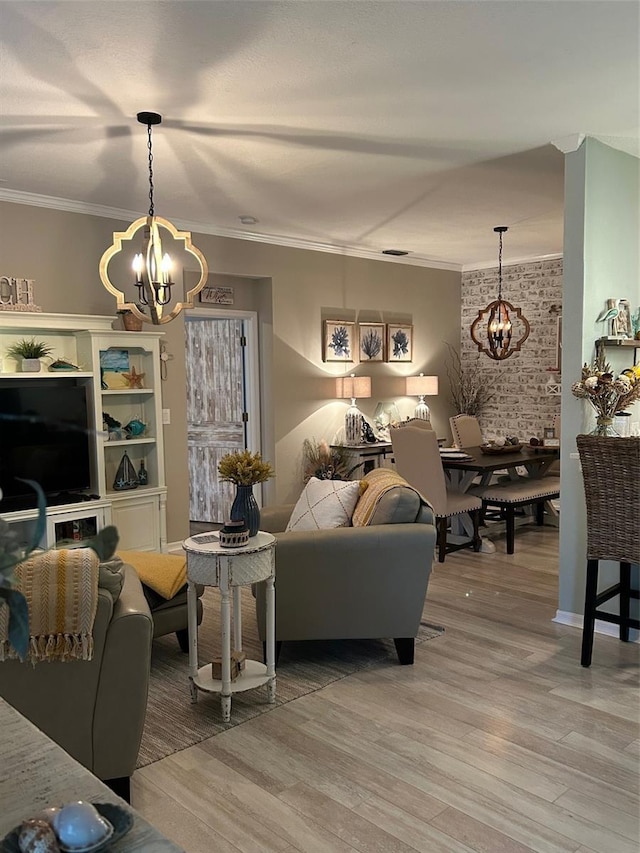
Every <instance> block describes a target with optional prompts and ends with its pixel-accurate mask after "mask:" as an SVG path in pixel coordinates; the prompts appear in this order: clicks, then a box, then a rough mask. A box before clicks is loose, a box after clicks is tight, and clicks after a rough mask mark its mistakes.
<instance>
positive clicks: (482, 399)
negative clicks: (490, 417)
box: [445, 341, 500, 417]
mask: <svg viewBox="0 0 640 853" xmlns="http://www.w3.org/2000/svg"><path fill="white" fill-rule="evenodd" d="M445 345H446V347H447V349H448V350H449V353H448V356H447V358H446V361H445V368H446V371H447V376H448V378H449V386H450V388H451V402H452V403H453V405H454V406H455V410H456V414H459V415H474V416H476V417H477V416H478V415H479V414H480V413H481V412H482V411H483V409H485V408H486V405H487V403H488V402H489V401H490V400H491V399H493V397H494V393H493V392H492V391H491V390H490V388H489V386H488V384H487V376H486V374H485V373H483V372H482V370H480V353H478V354H477V355H476V357H475V360H473V361H471V360H469V363H468V364H467V362H465V364H464V365H463V364H462V360H461V358H460V353H459V352H458V350H457V349H455V348H454V347H452V346H451V344H450V343H447V342H446V341H445ZM499 378H500V375H497V376H496V377H495V379H499Z"/></svg>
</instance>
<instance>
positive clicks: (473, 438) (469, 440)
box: [449, 415, 483, 447]
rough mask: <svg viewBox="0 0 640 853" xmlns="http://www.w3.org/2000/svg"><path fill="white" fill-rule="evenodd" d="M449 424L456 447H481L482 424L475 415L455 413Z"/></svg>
mask: <svg viewBox="0 0 640 853" xmlns="http://www.w3.org/2000/svg"><path fill="white" fill-rule="evenodd" d="M449 426H450V427H451V435H452V436H453V443H454V445H455V446H456V447H480V445H481V444H482V443H483V438H482V432H481V430H480V424H479V423H478V419H477V418H475V417H474V416H473V415H454V416H453V417H452V418H449Z"/></svg>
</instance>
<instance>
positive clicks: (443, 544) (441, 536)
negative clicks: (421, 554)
mask: <svg viewBox="0 0 640 853" xmlns="http://www.w3.org/2000/svg"><path fill="white" fill-rule="evenodd" d="M437 522H438V562H439V563H444V556H445V554H446V553H447V519H446V518H438V519H437Z"/></svg>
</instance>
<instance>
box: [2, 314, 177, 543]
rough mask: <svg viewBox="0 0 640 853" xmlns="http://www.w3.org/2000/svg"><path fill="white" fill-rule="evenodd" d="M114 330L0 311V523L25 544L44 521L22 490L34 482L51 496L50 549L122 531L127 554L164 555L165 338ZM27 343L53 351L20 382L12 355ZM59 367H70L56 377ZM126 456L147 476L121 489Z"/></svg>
mask: <svg viewBox="0 0 640 853" xmlns="http://www.w3.org/2000/svg"><path fill="white" fill-rule="evenodd" d="M113 323H114V318H113V317H94V316H85V315H79V314H78V315H73V314H72V315H63V314H44V313H37V312H26V311H25V312H13V311H0V367H1V370H0V488H1V489H2V492H3V499H2V500H1V501H0V516H1V517H2V518H4V519H5V521H7V522H8V523H9V524H11V526H12V528H13V529H14V530H15V532H16V533H18V535H19V537H20V539H21V540H22V541H25V542H26V541H27V540H28V539H29V536H30V533H31V531H32V530H33V529H34V527H35V520H36V517H37V510H36V508H35V493H34V492H33V490H32V489H31V488H30V487H29V486H28V485H26V484H24V483H22V482H21V479H27V480H35V481H36V482H38V483H39V484H40V485H41V487H42V488H43V490H44V491H45V493H46V495H47V525H46V532H45V534H44V536H43V538H42V541H41V545H42V546H43V547H53V546H55V545H56V544H57V543H59V542H61V541H64V540H68V539H71V540H73V539H76V540H80V539H85V538H86V537H87V536H91V535H93V534H95V533H96V532H97V531H98V530H100V529H102V528H103V527H104V526H106V525H108V524H114V525H115V526H116V527H117V528H118V533H119V535H120V542H119V547H120V548H123V549H127V550H137V551H165V550H166V544H167V543H166V539H167V535H166V496H167V489H166V484H165V474H164V445H163V434H162V433H163V430H162V399H161V389H160V338H161V337H162V334H163V333H162V332H160V331H156V330H151V331H148V332H147V331H144V332H127V331H119V330H114V329H113V328H112V326H113ZM25 337H26V338H32V337H34V338H36V339H37V340H38V341H44V342H45V343H46V344H48V345H49V346H50V347H51V350H52V352H51V357H50V359H49V360H45V359H43V360H42V361H43V363H42V369H41V371H40V372H34V373H30V372H21V371H20V364H18V363H17V362H16V361H14V360H13V359H12V358H10V357H8V356H7V354H6V353H7V349H8V348H9V347H10V346H11V345H12V344H13V343H15V342H16V341H18V340H20V339H23V338H25ZM52 360H56V361H57V362H60V361H63V362H67V363H68V364H69V365H70V367H68V368H67V369H64V366H63V369H58V370H54V371H50V370H48V361H52ZM74 366H75V367H76V368H77V369H74ZM105 415H106V417H105ZM105 424H108V425H113V424H118V425H119V426H118V428H117V429H112V428H111V426H110V428H108V429H105ZM125 452H126V455H127V457H128V458H129V461H130V463H131V465H132V466H133V470H135V471H136V472H140V476H139V478H133V479H132V478H129V479H128V480H125V481H124V482H123V481H122V478H121V476H120V470H119V469H120V466H121V463H122V461H123V457H124V454H125ZM131 470H132V469H131V468H129V471H131ZM116 481H117V483H116ZM138 481H139V483H140V484H139V485H138V484H137V483H138ZM118 486H119V487H118Z"/></svg>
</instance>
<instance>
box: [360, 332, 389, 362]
mask: <svg viewBox="0 0 640 853" xmlns="http://www.w3.org/2000/svg"><path fill="white" fill-rule="evenodd" d="M358 352H359V354H360V361H384V354H385V326H384V323H358Z"/></svg>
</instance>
